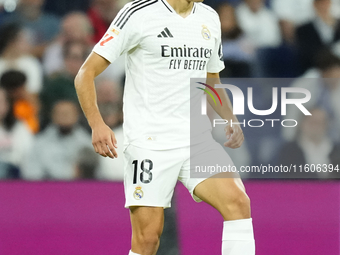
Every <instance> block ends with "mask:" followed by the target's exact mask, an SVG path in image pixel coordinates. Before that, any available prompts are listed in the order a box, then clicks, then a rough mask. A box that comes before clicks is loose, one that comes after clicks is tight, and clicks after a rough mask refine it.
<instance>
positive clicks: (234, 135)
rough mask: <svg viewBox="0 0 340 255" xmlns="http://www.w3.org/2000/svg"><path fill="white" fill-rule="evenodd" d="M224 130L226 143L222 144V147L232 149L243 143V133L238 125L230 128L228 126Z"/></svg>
mask: <svg viewBox="0 0 340 255" xmlns="http://www.w3.org/2000/svg"><path fill="white" fill-rule="evenodd" d="M224 130H225V134H226V137H227V142H225V143H224V146H225V147H229V148H232V149H236V148H239V147H240V146H241V145H242V143H243V141H244V136H243V131H242V129H241V127H240V125H233V126H232V127H231V125H228V126H226V127H225V129H224Z"/></svg>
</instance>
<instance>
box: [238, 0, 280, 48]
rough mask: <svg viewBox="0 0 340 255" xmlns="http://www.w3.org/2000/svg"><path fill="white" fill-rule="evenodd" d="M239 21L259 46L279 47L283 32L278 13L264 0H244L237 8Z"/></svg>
mask: <svg viewBox="0 0 340 255" xmlns="http://www.w3.org/2000/svg"><path fill="white" fill-rule="evenodd" d="M236 14H237V18H238V22H239V24H240V27H241V28H242V30H243V31H244V32H245V34H246V35H247V36H248V37H249V38H250V39H251V40H252V42H253V43H254V44H255V46H256V47H257V48H267V47H274V48H275V47H278V46H280V44H281V34H280V27H279V23H278V19H277V17H276V15H275V14H274V13H273V12H272V11H271V10H270V9H268V8H267V7H266V6H265V5H264V0H244V3H242V4H240V5H239V6H238V7H237V10H236Z"/></svg>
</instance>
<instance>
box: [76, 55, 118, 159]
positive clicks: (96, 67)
mask: <svg viewBox="0 0 340 255" xmlns="http://www.w3.org/2000/svg"><path fill="white" fill-rule="evenodd" d="M109 64H110V62H109V61H108V60H106V59H105V58H103V57H102V56H100V55H98V54H97V53H95V52H92V53H91V54H90V55H89V57H88V58H87V59H86V61H85V62H84V64H83V65H82V67H81V68H80V70H79V72H78V74H77V76H76V78H75V81H74V84H75V88H76V91H77V95H78V99H79V102H80V105H81V107H82V109H83V111H84V113H85V116H86V118H87V121H88V123H89V125H90V127H91V129H92V145H93V147H94V150H95V151H96V152H97V153H99V154H100V155H102V156H103V157H110V158H114V157H117V156H118V155H117V152H116V150H115V148H117V141H116V138H115V135H114V133H113V131H112V130H111V129H110V128H109V127H108V126H107V125H106V124H105V123H104V120H103V118H102V116H101V114H100V112H99V109H98V105H97V96H96V89H95V84H94V79H95V78H96V77H97V76H98V75H99V74H100V73H102V72H103V71H104V70H105V69H106V68H107V67H108V66H109Z"/></svg>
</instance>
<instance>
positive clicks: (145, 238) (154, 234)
mask: <svg viewBox="0 0 340 255" xmlns="http://www.w3.org/2000/svg"><path fill="white" fill-rule="evenodd" d="M161 234H162V232H161V230H158V229H157V230H153V231H150V230H149V231H142V232H141V233H140V234H139V235H138V237H137V240H138V244H139V246H140V247H141V248H142V250H144V251H153V250H157V247H158V245H159V239H160V236H161Z"/></svg>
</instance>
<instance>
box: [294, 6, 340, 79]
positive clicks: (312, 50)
mask: <svg viewBox="0 0 340 255" xmlns="http://www.w3.org/2000/svg"><path fill="white" fill-rule="evenodd" d="M314 9H315V14H316V15H315V17H314V19H313V20H311V21H310V22H309V23H307V24H304V25H302V26H300V27H298V28H297V31H296V40H297V47H298V52H299V64H300V69H301V73H304V72H305V71H307V70H308V69H309V68H311V67H314V66H315V56H316V55H317V54H318V53H319V52H320V51H321V50H324V49H332V47H333V46H335V44H336V43H337V42H339V40H340V21H339V20H338V19H336V18H335V17H334V16H333V15H332V13H331V0H314Z"/></svg>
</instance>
